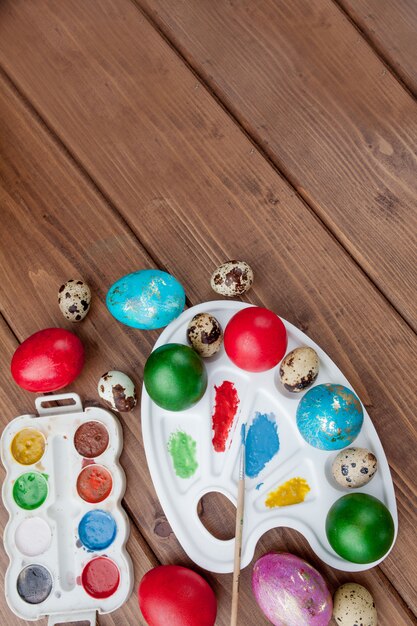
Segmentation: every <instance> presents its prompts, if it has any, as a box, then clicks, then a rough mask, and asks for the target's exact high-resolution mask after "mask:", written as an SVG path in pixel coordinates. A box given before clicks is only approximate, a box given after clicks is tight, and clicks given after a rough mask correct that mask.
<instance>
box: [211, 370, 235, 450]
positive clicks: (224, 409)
mask: <svg viewBox="0 0 417 626" xmlns="http://www.w3.org/2000/svg"><path fill="white" fill-rule="evenodd" d="M214 388H215V390H216V397H215V400H214V403H215V404H214V413H213V416H212V427H213V432H214V435H213V440H212V441H213V448H214V449H215V451H216V452H224V451H225V450H226V441H227V438H228V436H229V432H230V429H231V427H232V424H233V420H234V418H235V415H236V412H237V407H238V405H239V396H238V395H237V391H236V388H235V386H234V384H233V383H231V382H229V381H228V380H225V381H223V382H222V384H221V385H220V386H219V387H214Z"/></svg>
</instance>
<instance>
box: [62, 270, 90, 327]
mask: <svg viewBox="0 0 417 626" xmlns="http://www.w3.org/2000/svg"><path fill="white" fill-rule="evenodd" d="M90 303H91V291H90V287H89V286H88V285H87V284H86V283H85V282H84V281H82V280H74V279H71V280H67V282H66V283H64V284H63V285H61V287H60V288H59V291H58V304H59V308H60V309H61V312H62V314H63V316H64V317H65V318H66V319H67V320H70V322H81V320H83V319H84V318H85V316H86V315H87V313H88V311H89V309H90Z"/></svg>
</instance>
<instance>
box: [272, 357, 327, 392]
mask: <svg viewBox="0 0 417 626" xmlns="http://www.w3.org/2000/svg"><path fill="white" fill-rule="evenodd" d="M319 367H320V362H319V357H318V356H317V352H316V351H315V350H313V348H308V347H304V346H303V347H300V348H295V350H292V351H291V352H289V353H288V354H286V355H285V357H284V358H283V360H282V363H281V366H280V368H279V375H280V378H281V382H282V384H283V385H284V387H285V389H287V391H291V392H293V393H299V392H300V391H303V390H304V389H307V387H310V386H311V385H312V384H313V383H314V381H315V380H316V378H317V376H318V375H319Z"/></svg>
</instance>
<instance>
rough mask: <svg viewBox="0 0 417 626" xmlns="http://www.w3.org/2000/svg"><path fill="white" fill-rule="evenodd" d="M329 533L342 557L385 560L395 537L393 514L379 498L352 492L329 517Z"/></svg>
mask: <svg viewBox="0 0 417 626" xmlns="http://www.w3.org/2000/svg"><path fill="white" fill-rule="evenodd" d="M326 534H327V539H328V540H329V543H330V545H331V546H332V548H333V550H334V551H335V552H337V554H338V555H339V556H341V557H342V558H344V559H346V560H347V561H351V562H352V563H373V562H374V561H378V560H379V559H381V558H382V557H383V556H384V555H385V554H386V553H387V552H388V550H389V549H390V547H391V545H392V542H393V540H394V522H393V519H392V516H391V513H390V512H389V510H388V509H387V507H386V506H385V504H383V503H382V502H381V501H380V500H378V498H374V497H373V496H370V495H368V494H366V493H351V494H348V495H346V496H343V497H342V498H339V500H336V502H335V503H334V504H333V506H332V507H331V508H330V510H329V512H328V514H327V518H326Z"/></svg>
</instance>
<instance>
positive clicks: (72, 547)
mask: <svg viewBox="0 0 417 626" xmlns="http://www.w3.org/2000/svg"><path fill="white" fill-rule="evenodd" d="M54 401H60V402H62V401H66V402H72V404H69V405H66V406H55V407H54V406H53V407H50V406H49V407H45V406H43V404H44V403H45V402H48V403H50V402H54ZM35 405H36V409H37V412H38V415H39V416H35V415H21V416H20V417H17V418H15V419H14V420H12V421H11V422H10V423H9V424H8V426H7V427H6V428H5V430H4V432H3V435H2V438H1V458H2V462H3V465H4V467H5V468H6V478H5V480H4V483H3V489H2V496H3V502H4V504H5V506H6V509H7V511H8V513H9V521H8V523H7V526H6V528H5V531H4V547H5V550H6V552H7V554H8V557H9V559H10V563H9V567H8V569H7V572H6V575H5V594H6V600H7V602H8V604H9V607H10V608H11V609H12V611H14V613H16V614H17V615H18V616H19V617H21V618H23V619H26V620H36V619H39V618H40V617H42V616H46V615H47V616H49V622H48V624H49V625H50V626H51V625H53V624H58V623H61V622H67V621H79V620H82V621H88V622H90V623H91V624H95V623H96V612H97V611H98V612H99V613H109V612H111V611H114V610H115V609H117V608H118V607H120V606H121V605H122V604H123V603H124V602H125V601H126V600H127V598H128V597H129V595H130V593H131V590H132V585H133V575H132V564H131V560H130V557H129V555H128V553H127V551H126V548H125V545H126V541H127V539H128V536H129V523H128V519H127V516H126V514H125V512H124V511H123V508H122V506H121V498H122V496H123V494H124V491H125V485H126V481H125V475H124V472H123V470H122V468H121V466H120V465H119V455H120V452H121V449H122V439H123V437H122V431H121V427H120V424H119V422H118V420H117V419H116V418H115V417H114V416H113V415H112V414H111V413H109V412H108V411H105V410H104V409H101V408H96V407H88V408H86V409H85V411H83V408H82V405H81V401H80V398H79V396H78V395H76V394H73V393H69V394H68V393H66V394H59V395H54V396H52V395H51V396H43V397H39V398H37V399H36V400H35Z"/></svg>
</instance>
